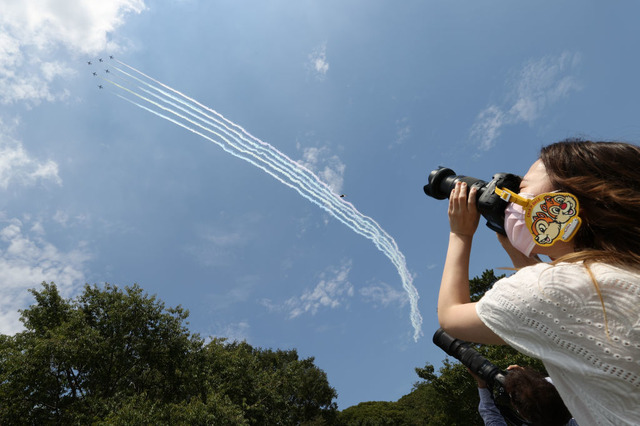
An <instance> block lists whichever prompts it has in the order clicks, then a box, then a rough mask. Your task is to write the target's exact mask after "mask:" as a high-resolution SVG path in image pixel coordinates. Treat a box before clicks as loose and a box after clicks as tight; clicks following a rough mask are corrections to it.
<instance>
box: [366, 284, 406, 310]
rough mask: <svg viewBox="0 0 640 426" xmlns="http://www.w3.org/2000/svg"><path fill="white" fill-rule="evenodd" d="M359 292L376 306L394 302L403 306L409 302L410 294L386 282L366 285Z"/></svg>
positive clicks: (384, 305)
mask: <svg viewBox="0 0 640 426" xmlns="http://www.w3.org/2000/svg"><path fill="white" fill-rule="evenodd" d="M358 292H359V293H360V294H361V295H362V296H363V297H364V299H365V301H367V302H369V303H372V304H373V305H374V306H376V307H377V306H382V307H386V306H389V305H392V304H398V305H399V306H400V307H402V306H404V305H406V304H407V303H408V302H409V296H408V295H407V293H406V292H404V291H401V290H397V289H395V288H394V287H392V286H390V285H388V284H385V283H380V284H379V285H372V286H369V287H365V288H362V289H360V290H359V291H358Z"/></svg>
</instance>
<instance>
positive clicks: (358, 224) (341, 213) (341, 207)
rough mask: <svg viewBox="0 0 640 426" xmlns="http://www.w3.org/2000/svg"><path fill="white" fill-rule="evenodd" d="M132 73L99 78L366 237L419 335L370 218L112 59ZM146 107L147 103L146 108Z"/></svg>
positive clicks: (394, 252)
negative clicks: (381, 258)
mask: <svg viewBox="0 0 640 426" xmlns="http://www.w3.org/2000/svg"><path fill="white" fill-rule="evenodd" d="M114 62H117V63H118V64H120V65H122V66H123V67H126V68H127V69H128V70H129V71H130V72H127V71H125V70H124V69H122V68H120V67H118V66H115V65H112V67H111V69H112V70H115V71H116V72H111V74H112V75H114V76H115V77H117V78H118V80H119V82H116V81H113V80H111V79H108V78H104V77H101V78H103V80H105V81H107V82H109V83H111V84H113V86H115V87H116V88H118V89H121V90H122V91H124V92H126V93H128V94H129V95H132V96H133V97H135V98H138V101H135V100H132V99H130V98H128V97H127V96H124V95H123V94H121V93H116V95H117V96H119V97H120V98H122V99H124V100H126V101H128V102H130V103H132V104H134V105H136V106H138V107H140V108H142V109H144V110H146V111H148V112H150V113H152V114H155V115H156V116H158V117H161V118H163V119H165V120H168V121H170V122H172V123H174V124H176V125H178V126H180V127H183V128H184V129H186V130H189V131H190V132H192V133H194V134H197V135H198V136H201V137H203V138H205V139H207V140H209V141H211V142H213V143H215V144H217V145H218V146H220V147H221V148H222V149H224V150H225V151H226V152H228V153H230V154H231V155H233V156H235V157H238V158H241V159H243V160H245V161H247V162H249V163H250V164H252V165H254V166H256V167H258V168H260V169H261V170H263V171H264V172H266V173H268V174H269V175H271V176H273V177H274V178H275V179H277V180H278V181H279V182H280V183H282V184H284V185H286V186H288V187H290V188H292V189H294V190H296V191H297V192H298V193H299V194H300V195H302V196H303V197H304V198H306V199H307V200H309V201H310V202H312V203H314V204H316V205H317V206H319V207H320V208H322V209H323V210H325V211H327V212H328V213H329V214H331V215H332V216H333V217H334V218H336V219H337V220H339V221H340V222H342V223H343V224H345V225H346V226H348V227H349V228H350V229H351V230H353V231H354V232H356V233H357V234H360V235H362V236H364V237H366V238H368V239H370V240H371V241H372V242H373V243H374V244H375V246H376V247H377V248H378V249H379V250H380V251H382V252H383V253H384V254H385V255H386V256H387V257H388V258H389V260H391V262H392V263H393V265H394V266H395V267H396V269H397V270H398V274H399V275H400V278H401V280H402V286H403V288H404V289H405V291H406V292H407V294H408V295H409V302H410V307H411V313H410V319H411V323H412V325H413V328H414V334H413V338H414V340H416V341H417V340H418V338H419V337H420V335H422V330H421V327H422V316H421V315H420V312H419V310H418V298H419V296H418V292H417V290H416V288H415V287H414V286H413V277H412V276H411V274H410V272H409V270H408V269H407V266H406V261H405V257H404V255H403V254H402V252H401V251H400V250H399V248H398V246H397V244H396V242H395V240H394V239H393V238H392V237H391V236H390V235H389V234H387V232H386V231H384V229H382V228H381V227H380V225H379V224H378V223H377V222H376V221H375V220H373V219H372V218H370V217H368V216H365V215H363V214H362V213H360V212H359V211H358V210H357V209H356V208H355V207H354V206H353V204H351V203H350V202H348V201H346V200H344V199H342V198H340V197H338V196H337V195H336V194H334V193H333V192H332V191H331V189H330V188H329V186H328V185H327V184H325V183H324V182H323V181H322V180H320V178H318V177H317V176H316V175H315V174H314V173H313V172H311V171H310V170H309V169H307V168H306V167H304V166H302V165H301V164H299V163H297V162H295V161H293V160H292V159H290V158H289V157H288V156H286V155H285V154H283V153H282V152H280V151H278V150H277V149H276V148H274V147H273V146H271V145H269V144H268V143H266V142H263V141H262V140H260V139H258V138H256V137H254V136H252V135H251V134H250V133H249V132H247V131H246V130H245V129H244V128H242V127H240V126H238V125H237V124H235V123H233V122H231V121H229V120H227V119H226V118H225V117H223V116H222V115H221V114H219V113H218V112H216V111H214V110H213V109H211V108H209V107H207V106H205V105H203V104H201V103H200V102H198V101H196V100H195V99H192V98H190V97H188V96H186V95H184V94H183V93H181V92H179V91H177V90H175V89H173V88H171V87H169V86H167V85H166V84H164V83H161V82H160V81H158V80H155V79H154V78H152V77H150V76H148V75H146V74H144V73H142V72H141V71H139V70H137V69H135V68H134V67H132V66H130V65H127V64H125V63H124V62H121V61H118V60H114ZM145 104H146V105H145Z"/></svg>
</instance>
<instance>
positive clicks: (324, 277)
mask: <svg viewBox="0 0 640 426" xmlns="http://www.w3.org/2000/svg"><path fill="white" fill-rule="evenodd" d="M350 270H351V262H345V263H343V264H342V265H341V266H340V267H339V268H330V269H329V270H328V271H327V272H324V273H322V274H321V275H320V281H319V282H318V284H316V286H315V287H314V288H312V289H307V290H305V292H304V293H303V294H302V295H301V296H297V297H292V298H290V299H288V300H286V301H285V302H284V303H283V304H281V305H277V304H274V303H273V302H272V301H271V300H268V299H265V300H262V301H261V303H262V304H263V305H264V306H266V307H267V308H268V309H269V310H271V311H278V312H282V311H284V312H286V314H287V316H288V317H289V318H290V319H292V318H297V317H299V316H300V315H303V314H306V313H308V314H311V315H315V314H316V313H317V312H318V310H319V309H321V308H328V309H335V308H337V307H339V306H342V305H343V304H345V303H346V301H347V299H348V298H350V297H353V295H354V290H353V285H352V284H351V283H350V282H349V272H350Z"/></svg>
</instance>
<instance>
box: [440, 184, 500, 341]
mask: <svg viewBox="0 0 640 426" xmlns="http://www.w3.org/2000/svg"><path fill="white" fill-rule="evenodd" d="M476 195H477V191H476V188H471V191H470V192H469V199H468V201H467V185H466V183H460V182H457V183H456V186H455V188H454V189H453V191H451V195H450V197H449V210H448V214H449V226H450V227H451V232H450V234H449V248H448V250H447V258H446V260H445V263H444V271H443V272H442V281H441V283H440V294H439V296H438V321H439V322H440V327H442V328H443V329H444V330H445V331H446V332H447V333H449V334H451V335H452V336H453V337H456V338H458V339H462V340H466V341H470V342H476V343H489V344H504V342H503V341H502V339H500V338H499V337H498V336H497V335H496V334H495V333H493V331H491V330H490V329H489V328H488V327H487V326H486V325H485V324H484V323H483V322H482V320H480V317H478V314H477V313H476V307H475V303H471V297H470V294H469V257H470V256H471V243H472V241H473V234H474V233H475V232H476V229H477V228H478V222H479V221H480V213H479V212H478V210H477V208H476Z"/></svg>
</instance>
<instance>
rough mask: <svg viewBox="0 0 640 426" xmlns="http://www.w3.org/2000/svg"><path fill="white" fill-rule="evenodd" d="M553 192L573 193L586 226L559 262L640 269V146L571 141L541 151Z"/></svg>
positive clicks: (552, 145) (583, 224)
mask: <svg viewBox="0 0 640 426" xmlns="http://www.w3.org/2000/svg"><path fill="white" fill-rule="evenodd" d="M540 159H541V160H542V162H543V164H544V166H545V168H546V170H547V174H548V175H549V178H550V179H551V183H552V184H553V186H554V188H555V189H558V190H560V191H565V192H570V193H572V194H574V195H575V196H576V197H577V198H578V201H579V203H580V217H581V218H582V227H581V228H580V230H579V231H578V233H577V234H576V237H575V240H574V241H575V249H576V252H575V253H572V254H570V255H568V256H564V257H563V258H562V259H560V260H561V261H570V262H571V261H573V262H576V261H585V262H586V263H587V264H589V263H591V262H604V263H608V264H613V265H618V266H622V267H631V268H634V269H639V268H640V147H638V146H636V145H632V144H628V143H623V142H592V141H587V140H582V139H567V140H564V141H561V142H557V143H554V144H551V145H547V146H545V147H543V148H542V150H541V151H540Z"/></svg>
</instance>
